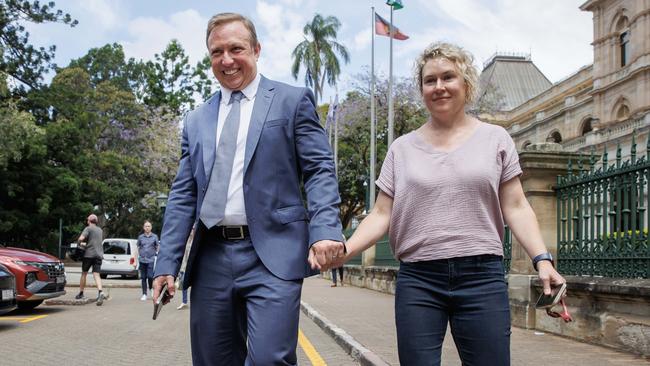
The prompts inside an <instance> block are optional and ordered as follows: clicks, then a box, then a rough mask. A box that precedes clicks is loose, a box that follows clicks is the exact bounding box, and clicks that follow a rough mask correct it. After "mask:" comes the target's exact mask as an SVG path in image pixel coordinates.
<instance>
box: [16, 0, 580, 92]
mask: <svg viewBox="0 0 650 366" xmlns="http://www.w3.org/2000/svg"><path fill="white" fill-rule="evenodd" d="M585 2H586V0H525V1H522V0H403V1H402V3H403V5H404V8H403V9H400V10H396V11H394V14H393V22H394V24H395V26H397V27H398V28H399V29H400V30H401V31H402V33H404V34H406V35H408V36H409V37H410V39H408V40H406V41H397V40H395V41H394V42H393V50H394V51H393V52H394V58H393V74H394V75H395V77H411V73H412V67H413V61H414V60H415V58H416V57H417V55H418V54H419V52H421V51H422V50H423V49H424V48H425V47H426V46H427V45H428V44H430V43H432V42H435V41H447V42H452V43H455V44H458V45H460V46H462V47H464V48H465V49H467V50H468V51H470V52H471V53H472V54H473V55H474V56H475V65H476V66H477V67H478V69H479V71H480V70H482V68H483V64H484V62H485V61H487V60H488V59H489V58H490V57H491V56H492V55H493V54H494V53H495V52H501V53H503V52H506V53H525V54H530V55H531V57H532V60H533V62H534V63H535V65H537V67H538V68H539V69H540V70H541V71H542V73H544V75H546V77H547V78H548V79H549V80H550V81H551V82H554V83H555V82H557V81H560V80H562V79H564V78H566V77H568V76H570V75H571V74H573V73H575V72H576V71H578V70H579V69H580V68H581V67H582V66H585V65H589V64H591V63H592V62H593V49H592V46H591V41H592V35H593V25H592V13H590V12H584V11H581V10H580V9H579V7H580V5H582V4H583V3H585ZM373 6H374V8H375V11H376V12H377V13H379V15H381V16H382V17H383V18H385V19H390V8H389V7H388V5H386V4H385V1H375V0H329V1H324V0H228V1H224V0H220V1H208V0H185V1H176V0H58V1H56V7H57V8H59V9H61V10H63V11H64V12H68V13H70V14H71V15H72V17H73V18H74V19H77V20H78V21H79V25H78V26H76V27H74V28H70V27H69V26H65V25H61V24H38V25H34V24H28V25H27V29H28V31H29V32H30V42H31V43H32V44H34V45H38V46H47V45H51V44H54V45H56V46H57V51H56V58H55V62H56V63H57V65H58V66H61V67H63V66H67V65H68V64H69V62H70V60H72V59H75V58H78V57H81V56H83V55H85V54H86V53H87V52H88V50H89V49H91V48H95V47H101V46H103V45H105V44H108V43H119V44H121V45H122V46H123V47H124V51H125V54H126V56H127V58H130V57H134V58H136V59H143V60H149V59H153V57H154V54H156V53H160V52H162V51H163V50H164V48H165V46H166V45H167V44H168V43H169V42H170V41H171V40H172V39H177V40H178V41H179V42H180V43H181V45H182V46H183V47H184V49H185V51H186V52H187V54H188V55H189V56H190V61H191V62H192V63H193V64H194V63H196V61H198V60H199V59H201V58H202V57H203V56H204V55H206V54H207V52H206V48H205V28H206V25H207V22H208V19H209V18H210V17H211V16H212V15H214V14H216V13H220V12H237V13H241V14H243V15H245V16H247V17H249V18H250V19H251V20H252V21H253V22H254V23H255V25H256V28H257V33H258V38H259V40H260V43H261V45H262V52H261V57H260V60H259V63H258V70H259V71H260V72H261V73H262V74H263V75H265V76H267V77H269V78H271V79H275V80H280V81H284V82H287V83H290V84H294V85H304V77H303V76H299V77H298V79H297V80H295V79H293V77H292V76H291V64H292V58H291V52H292V51H293V49H294V48H295V46H296V45H297V44H298V43H300V42H301V41H302V40H303V34H302V28H303V27H304V25H305V24H306V23H307V22H308V21H310V20H311V19H312V18H313V16H314V15H315V14H316V13H319V14H321V15H323V16H329V15H332V16H335V17H337V18H338V19H339V20H340V21H341V28H340V30H339V35H338V39H339V42H341V43H342V44H344V45H345V46H346V47H347V49H348V51H349V53H350V63H349V64H346V65H343V66H342V70H341V77H340V79H339V82H338V86H337V88H333V87H327V88H326V89H325V92H324V95H323V99H322V102H328V101H329V100H330V98H333V97H334V95H335V94H336V93H337V90H338V93H339V95H340V96H341V98H342V97H343V96H344V95H345V93H346V92H347V91H349V90H351V89H352V88H354V85H355V80H354V77H355V75H358V74H360V73H362V72H364V70H368V69H369V67H370V63H371V39H372V37H371V29H372V28H371V27H372V16H371V7H373ZM388 55H389V38H388V37H382V36H376V37H375V70H376V73H377V74H383V75H384V76H387V75H388V70H389V57H388ZM50 79H51V76H49V77H48V79H47V81H49V80H50Z"/></svg>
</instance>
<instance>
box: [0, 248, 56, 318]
mask: <svg viewBox="0 0 650 366" xmlns="http://www.w3.org/2000/svg"><path fill="white" fill-rule="evenodd" d="M0 264H3V265H4V266H5V267H7V268H8V269H9V271H11V273H13V274H14V276H16V300H17V303H18V308H19V309H33V308H35V307H37V306H38V305H40V304H41V303H42V302H43V300H46V299H51V298H53V297H58V296H61V295H65V283H66V281H65V266H64V265H63V262H61V261H60V260H58V259H57V258H56V257H53V256H51V255H49V254H45V253H41V252H37V251H35V250H29V249H19V248H3V247H0Z"/></svg>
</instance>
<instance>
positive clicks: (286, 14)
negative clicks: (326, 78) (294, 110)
mask: <svg viewBox="0 0 650 366" xmlns="http://www.w3.org/2000/svg"><path fill="white" fill-rule="evenodd" d="M256 18H257V19H258V21H257V24H256V27H257V28H258V35H259V36H260V37H261V39H260V43H261V44H262V52H261V56H260V60H259V70H260V72H262V73H263V74H264V75H265V76H267V77H269V78H271V79H278V80H283V81H285V82H290V83H295V81H294V79H293V77H292V76H291V64H292V63H293V60H292V58H291V52H292V51H293V49H294V48H295V47H296V45H297V44H298V43H300V42H302V40H303V35H302V28H303V27H304V25H305V24H306V23H307V19H306V18H304V17H303V16H302V15H300V13H299V12H298V10H297V9H296V11H293V10H291V9H289V8H288V7H287V6H282V5H271V4H270V3H268V2H265V1H258V2H257V6H256ZM301 80H302V79H301V77H300V76H299V77H298V81H301Z"/></svg>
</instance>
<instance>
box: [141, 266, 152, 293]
mask: <svg viewBox="0 0 650 366" xmlns="http://www.w3.org/2000/svg"><path fill="white" fill-rule="evenodd" d="M140 281H141V282H142V294H143V295H146V294H147V284H148V285H149V289H152V288H153V262H152V263H142V262H140Z"/></svg>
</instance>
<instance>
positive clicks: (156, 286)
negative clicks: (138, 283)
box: [152, 275, 176, 304]
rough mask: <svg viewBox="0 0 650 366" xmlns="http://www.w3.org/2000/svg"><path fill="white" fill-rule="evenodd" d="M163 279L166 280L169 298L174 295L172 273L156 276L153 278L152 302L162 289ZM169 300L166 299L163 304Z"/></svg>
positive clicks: (156, 298)
mask: <svg viewBox="0 0 650 366" xmlns="http://www.w3.org/2000/svg"><path fill="white" fill-rule="evenodd" d="M165 281H167V293H168V294H169V300H171V299H172V298H173V297H174V293H176V288H174V276H172V275H166V276H158V277H156V278H155V279H154V280H153V297H152V298H153V302H154V303H155V302H156V300H158V296H160V290H161V289H162V287H163V284H164V283H165ZM169 300H167V301H166V302H165V303H164V304H167V303H168V302H169Z"/></svg>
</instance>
